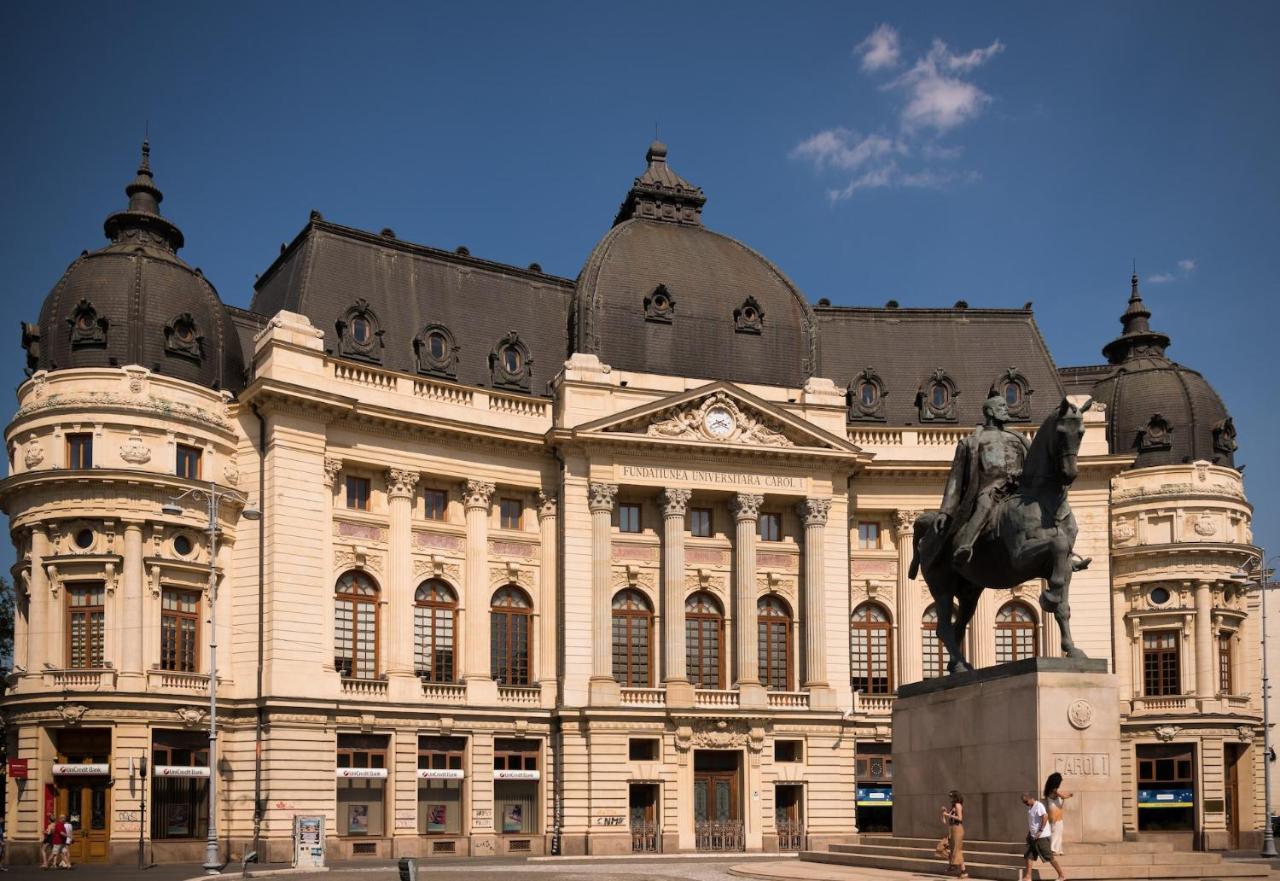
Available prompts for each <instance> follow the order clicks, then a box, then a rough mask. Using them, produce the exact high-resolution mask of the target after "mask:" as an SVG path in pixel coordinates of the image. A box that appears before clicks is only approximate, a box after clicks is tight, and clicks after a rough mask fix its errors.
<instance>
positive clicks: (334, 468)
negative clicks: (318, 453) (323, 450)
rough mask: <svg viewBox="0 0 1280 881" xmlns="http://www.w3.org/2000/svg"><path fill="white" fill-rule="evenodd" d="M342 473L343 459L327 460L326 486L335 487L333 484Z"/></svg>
mask: <svg viewBox="0 0 1280 881" xmlns="http://www.w3.org/2000/svg"><path fill="white" fill-rule="evenodd" d="M340 471H342V460H341V459H330V458H326V459H325V460H324V485H325V486H329V487H331V486H333V482H334V481H335V480H337V479H338V473H339V472H340Z"/></svg>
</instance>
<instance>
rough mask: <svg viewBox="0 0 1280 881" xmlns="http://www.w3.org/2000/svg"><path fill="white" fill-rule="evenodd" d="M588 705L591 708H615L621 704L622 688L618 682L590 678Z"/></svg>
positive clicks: (608, 678)
mask: <svg viewBox="0 0 1280 881" xmlns="http://www.w3.org/2000/svg"><path fill="white" fill-rule="evenodd" d="M590 689H591V690H590V700H589V703H590V704H591V706H593V707H616V706H619V705H620V704H621V703H622V687H621V686H620V685H618V680H616V679H614V678H612V677H606V676H599V677H597V676H592V677H591V685H590Z"/></svg>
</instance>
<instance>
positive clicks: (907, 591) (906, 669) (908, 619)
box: [893, 510, 924, 685]
mask: <svg viewBox="0 0 1280 881" xmlns="http://www.w3.org/2000/svg"><path fill="white" fill-rule="evenodd" d="M919 516H920V512H919V511H906V510H903V511H895V512H894V515H893V531H894V540H895V541H897V543H898V591H897V594H898V608H897V612H896V614H897V618H898V626H897V631H898V671H897V673H898V675H897V680H898V681H897V683H896V684H897V685H904V684H906V683H908V682H919V681H920V679H921V677H922V676H923V675H924V673H923V670H924V643H923V642H922V641H921V636H920V616H921V615H922V614H923V613H924V610H923V609H921V608H920V601H919V597H918V594H919V586H918V585H917V584H916V583H915V582H914V581H912V580H911V579H909V578H908V577H907V571H908V570H909V569H910V568H911V554H912V542H913V541H914V540H915V529H916V518H917V517H919Z"/></svg>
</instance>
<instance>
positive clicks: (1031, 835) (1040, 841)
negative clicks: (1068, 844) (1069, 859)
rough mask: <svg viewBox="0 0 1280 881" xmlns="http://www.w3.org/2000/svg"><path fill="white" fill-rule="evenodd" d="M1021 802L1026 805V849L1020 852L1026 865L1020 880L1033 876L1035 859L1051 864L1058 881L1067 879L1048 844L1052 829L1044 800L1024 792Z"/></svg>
mask: <svg viewBox="0 0 1280 881" xmlns="http://www.w3.org/2000/svg"><path fill="white" fill-rule="evenodd" d="M1022 803H1023V804H1024V805H1026V806H1027V849H1026V851H1025V852H1024V853H1023V854H1022V856H1023V858H1024V859H1026V861H1027V865H1026V868H1025V869H1024V870H1023V874H1022V875H1021V876H1020V877H1021V881H1032V879H1033V877H1034V875H1033V873H1032V868H1033V867H1034V866H1035V862H1036V860H1040V862H1042V863H1048V864H1049V865H1051V866H1053V870H1054V871H1055V872H1057V873H1058V881H1067V876H1066V875H1065V874H1063V872H1062V866H1059V865H1058V858H1057V857H1055V856H1054V855H1053V850H1052V849H1051V848H1050V846H1049V841H1050V836H1051V835H1052V834H1053V830H1052V829H1051V828H1050V826H1049V812H1048V811H1047V810H1046V809H1045V806H1044V802H1042V801H1040V799H1038V798H1036V797H1035V795H1034V794H1033V793H1030V792H1024V793H1022Z"/></svg>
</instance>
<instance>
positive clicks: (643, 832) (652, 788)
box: [629, 783, 658, 853]
mask: <svg viewBox="0 0 1280 881" xmlns="http://www.w3.org/2000/svg"><path fill="white" fill-rule="evenodd" d="M629 814H630V820H631V850H632V852H634V853H657V852H658V784H656V783H632V784H631V793H630V807H629Z"/></svg>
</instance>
